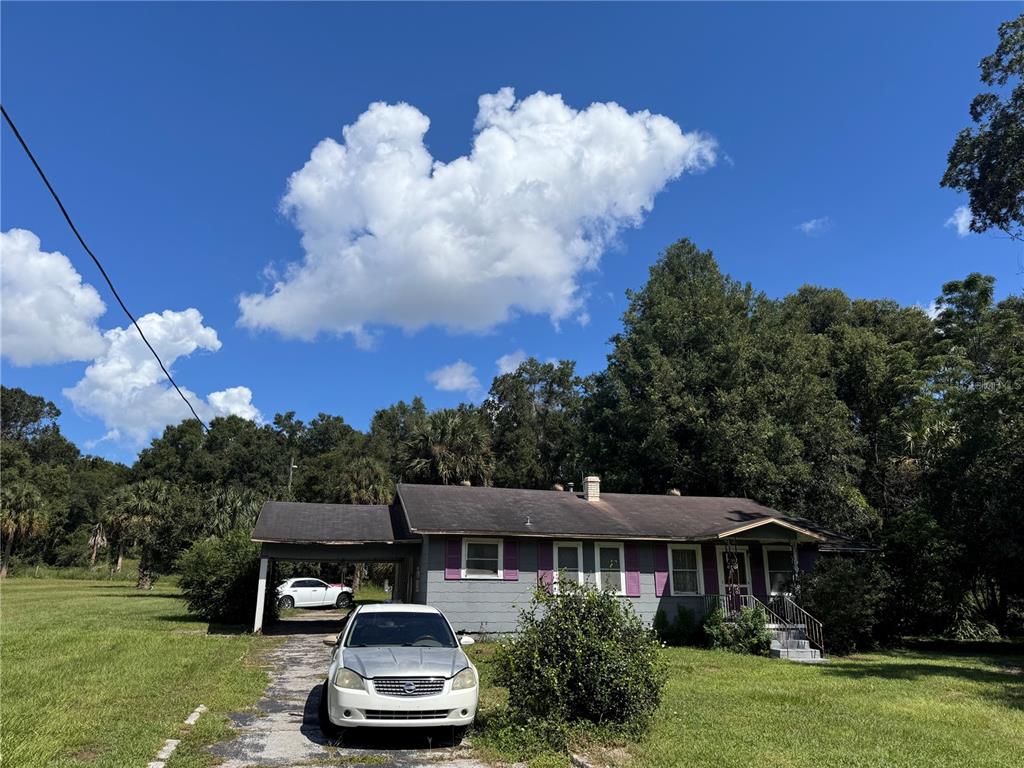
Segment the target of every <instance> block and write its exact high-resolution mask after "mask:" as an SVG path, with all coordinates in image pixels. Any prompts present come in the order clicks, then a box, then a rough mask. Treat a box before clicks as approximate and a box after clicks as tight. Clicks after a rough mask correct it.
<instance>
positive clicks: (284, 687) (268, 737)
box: [210, 610, 485, 768]
mask: <svg viewBox="0 0 1024 768" xmlns="http://www.w3.org/2000/svg"><path fill="white" fill-rule="evenodd" d="M343 616H344V612H343V611H333V610H332V611H303V612H302V614H301V615H300V616H299V617H298V618H294V619H289V620H287V621H282V622H279V623H278V624H277V625H276V626H275V627H274V629H273V630H272V633H273V634H275V635H281V636H284V638H285V641H284V642H283V643H282V644H281V645H280V646H278V647H277V648H276V649H275V650H274V651H272V652H271V653H270V654H269V655H268V660H269V662H270V664H271V665H272V669H271V670H270V685H269V687H268V688H267V691H266V694H265V695H264V697H263V698H262V699H261V700H260V702H259V703H258V704H257V708H258V709H259V710H260V711H259V712H257V713H255V714H253V713H251V712H250V713H244V714H237V715H234V716H232V720H233V722H234V725H235V727H236V728H237V729H238V737H237V738H235V739H233V740H231V741H225V742H221V743H220V744H215V745H214V746H212V747H210V751H211V752H212V753H213V754H215V755H217V756H218V757H220V758H221V759H222V760H223V761H224V762H223V763H222V768H246V767H248V766H253V767H254V768H255V767H257V766H273V768H290V767H291V766H295V767H296V768H297V767H298V766H302V767H303V768H316V767H317V766H324V768H327V766H337V765H339V764H345V765H358V758H359V757H360V756H363V757H369V756H373V757H370V758H369V759H370V760H371V761H372V762H373V764H374V765H383V766H393V767H394V768H418V767H419V766H423V768H427V767H428V766H429V768H435V767H436V766H451V767H452V768H456V767H457V768H485V766H484V764H482V763H480V762H477V761H475V760H471V759H469V758H468V757H467V754H468V751H469V750H468V749H467V748H466V747H465V746H458V747H456V746H453V745H452V743H451V736H450V734H445V733H437V732H435V731H433V730H429V731H428V729H422V730H421V729H417V728H409V729H404V730H403V729H391V728H387V729H375V730H373V731H369V732H365V735H364V734H358V735H357V737H356V738H355V739H353V738H352V737H346V738H345V739H344V741H343V743H341V744H338V743H337V742H329V741H327V740H326V739H325V738H324V737H323V735H322V734H321V733H320V722H319V716H318V714H317V712H318V709H317V708H318V706H319V704H320V686H321V685H322V683H323V681H324V677H325V675H326V674H327V667H328V664H329V661H330V649H329V648H327V647H326V646H325V645H324V644H323V638H324V636H326V635H331V634H337V632H338V631H339V630H340V629H341V620H342V617H343ZM381 756H383V758H384V759H385V760H386V761H387V762H383V763H381V762H379V761H380V760H381V759H382V758H381Z"/></svg>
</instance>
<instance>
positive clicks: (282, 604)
mask: <svg viewBox="0 0 1024 768" xmlns="http://www.w3.org/2000/svg"><path fill="white" fill-rule="evenodd" d="M277 607H278V608H280V609H281V610H282V611H283V610H284V609H285V608H294V607H295V598H293V597H288V595H285V596H284V597H282V598H281V599H280V600H278V601H277Z"/></svg>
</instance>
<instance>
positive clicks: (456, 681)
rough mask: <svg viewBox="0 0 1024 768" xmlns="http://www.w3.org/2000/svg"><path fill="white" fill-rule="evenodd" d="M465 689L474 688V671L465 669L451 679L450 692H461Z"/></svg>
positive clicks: (468, 668) (469, 668)
mask: <svg viewBox="0 0 1024 768" xmlns="http://www.w3.org/2000/svg"><path fill="white" fill-rule="evenodd" d="M466 688H476V670H475V669H473V668H472V667H466V668H465V669H464V670H462V671H461V672H459V674H457V675H456V676H455V677H453V678H452V690H453V691H463V690H465V689H466Z"/></svg>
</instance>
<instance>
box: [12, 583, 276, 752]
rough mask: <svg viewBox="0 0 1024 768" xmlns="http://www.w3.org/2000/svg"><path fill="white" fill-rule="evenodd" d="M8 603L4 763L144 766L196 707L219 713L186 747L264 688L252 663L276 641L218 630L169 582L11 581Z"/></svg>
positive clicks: (218, 729)
mask: <svg viewBox="0 0 1024 768" xmlns="http://www.w3.org/2000/svg"><path fill="white" fill-rule="evenodd" d="M0 599H2V603H0V644H2V645H0V654H2V678H3V684H2V685H3V698H2V700H0V718H2V729H0V754H2V755H3V763H4V765H11V766H21V767H22V768H31V767H32V766H56V767H57V768H63V767H64V766H67V767H69V768H70V767H71V766H96V767H97V768H100V767H102V766H110V767H111V768H123V766H132V765H145V764H146V763H147V762H148V761H150V760H151V759H153V757H154V756H155V754H156V752H157V750H158V749H159V748H160V746H161V745H162V744H163V742H164V740H165V739H167V738H172V737H175V738H176V737H179V736H180V735H181V734H182V727H181V723H182V721H183V720H184V719H185V718H186V717H187V716H188V714H189V713H190V712H191V711H192V710H193V709H194V708H195V707H196V706H197V705H199V704H205V705H206V706H207V707H209V709H210V714H206V715H203V717H202V718H201V719H200V725H199V726H198V730H197V732H196V733H195V734H194V735H193V736H192V737H191V738H189V739H188V740H187V742H186V744H183V747H184V746H186V745H187V744H188V743H191V742H193V741H195V739H196V737H199V736H202V737H203V738H204V739H205V740H206V741H213V740H215V739H216V738H218V737H219V736H222V735H223V734H224V732H225V725H224V723H225V719H224V715H225V713H227V712H230V711H235V710H240V709H245V708H248V707H251V706H252V705H253V704H254V703H255V702H256V701H257V699H258V698H259V696H260V694H261V693H262V692H263V690H264V687H265V685H266V680H267V676H266V673H265V671H264V670H262V669H261V668H260V667H259V666H258V665H257V664H255V663H254V662H253V659H257V658H258V657H259V651H260V650H261V648H263V647H267V646H268V645H269V644H270V643H272V642H274V641H273V640H272V639H268V638H262V637H254V636H249V635H239V634H218V633H216V631H214V632H212V633H211V632H209V631H208V625H207V624H206V623H205V622H201V621H196V620H194V619H192V618H190V617H189V616H188V614H187V613H186V612H185V604H184V602H183V601H182V600H181V599H179V598H178V593H177V590H176V589H175V588H174V586H173V585H172V584H170V583H168V582H163V583H160V582H158V584H157V587H156V588H155V589H154V590H152V591H149V592H139V591H137V590H135V588H134V587H133V586H132V585H130V584H123V583H118V582H112V581H81V580H63V579H30V578H26V579H9V580H7V581H6V582H4V583H3V586H2V587H0ZM180 751H182V750H180V749H179V752H180ZM186 757H187V751H186V752H184V753H183V754H182V756H181V758H182V759H185V758H186ZM175 758H176V760H178V755H177V754H176V755H175ZM189 762H191V761H188V760H185V761H184V763H182V762H181V761H178V762H176V764H188V763H189Z"/></svg>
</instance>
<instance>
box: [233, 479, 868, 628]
mask: <svg viewBox="0 0 1024 768" xmlns="http://www.w3.org/2000/svg"><path fill="white" fill-rule="evenodd" d="M253 539H254V540H255V541H258V542H261V544H262V554H261V556H262V560H261V569H260V573H261V579H262V580H263V581H264V582H265V580H266V577H267V573H268V564H269V563H270V562H271V561H272V560H274V559H279V560H280V559H283V560H310V561H323V560H346V561H350V562H372V561H390V562H394V563H395V565H396V573H395V587H394V592H393V595H394V599H396V600H404V601H411V602H417V603H429V604H430V605H433V606H436V607H437V608H440V609H441V610H442V611H444V613H445V615H447V616H448V618H449V619H450V620H451V622H452V624H453V625H454V626H455V627H456V629H459V630H465V631H468V632H475V633H488V634H489V633H503V632H510V631H512V630H514V629H515V626H516V622H517V618H518V615H519V611H520V610H521V609H522V608H523V607H525V606H526V605H527V603H528V602H529V600H530V595H531V593H532V592H533V590H534V588H535V587H536V586H537V584H538V583H540V584H543V585H545V586H546V587H547V588H548V589H555V590H557V589H558V583H559V580H561V579H574V580H577V581H579V582H581V583H590V584H598V585H600V586H601V587H602V588H603V589H607V590H610V591H612V592H614V593H615V594H617V595H620V596H622V597H623V599H627V600H630V601H631V602H632V603H633V606H634V607H635V608H636V611H637V612H638V614H639V615H640V616H641V617H642V618H644V619H645V620H647V621H649V622H650V621H653V619H654V616H655V614H656V612H657V611H658V610H659V609H662V610H664V611H665V613H666V615H667V616H669V617H672V616H675V614H676V610H677V607H678V606H681V607H684V608H686V609H688V610H690V611H692V612H693V613H694V615H695V617H696V618H698V619H699V618H700V617H701V616H703V615H704V614H705V613H707V612H708V611H709V610H710V609H711V608H712V607H713V606H714V605H717V604H721V605H723V607H725V608H726V609H727V611H728V610H735V609H737V608H738V607H739V606H741V605H751V606H754V605H757V606H761V607H762V608H764V609H765V610H767V611H768V612H769V614H770V618H771V619H772V620H773V621H774V623H776V624H777V625H779V626H780V627H786V626H790V625H792V626H797V625H799V626H800V627H802V628H806V631H807V635H808V637H809V638H810V639H811V640H812V642H814V641H815V638H814V635H815V634H816V629H815V628H813V627H812V626H809V623H810V622H811V621H813V620H812V619H811V618H810V617H807V616H806V615H804V614H803V613H802V609H800V608H799V606H797V605H796V604H795V603H794V602H793V601H792V600H791V599H789V597H788V596H787V595H786V587H787V585H788V584H789V582H790V581H791V579H792V577H793V574H794V573H795V572H798V571H809V570H811V569H812V568H813V567H814V562H815V560H816V559H817V558H818V556H819V555H820V554H822V553H834V552H847V551H856V550H859V549H863V547H862V546H861V545H859V544H858V543H857V542H855V541H853V540H852V539H849V538H847V537H844V536H841V535H839V534H836V533H833V532H830V531H827V530H825V529H824V528H822V527H821V526H819V525H817V524H815V523H812V522H810V521H808V520H803V519H799V518H794V517H790V516H787V515H784V514H782V513H780V512H777V511H775V510H773V509H771V508H769V507H765V506H763V505H761V504H758V503H757V502H755V501H751V500H750V499H742V498H728V497H699V496H681V495H678V494H667V495H649V494H629V493H602V492H601V488H600V480H599V478H597V477H587V478H585V479H584V483H583V491H582V492H576V493H574V492H567V491H558V490H550V491H539V490H521V489H512V488H489V487H475V486H473V487H471V486H462V485H416V484H408V483H401V484H399V485H398V487H397V493H396V495H395V499H394V501H393V503H392V504H391V505H390V506H383V505H381V506H368V505H345V504H300V503H291V502H267V504H266V505H264V507H263V509H262V511H261V513H260V516H259V519H258V520H257V523H256V527H255V529H254V531H253ZM262 596H263V590H261V591H260V598H259V603H258V606H257V612H256V623H255V629H256V630H257V631H258V630H259V629H260V626H261V620H262V613H263V606H262ZM817 629H820V627H819V628H817ZM801 639H802V638H801ZM821 644H822V645H823V642H822V643H821ZM803 647H806V646H803Z"/></svg>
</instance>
